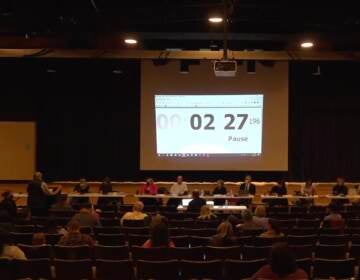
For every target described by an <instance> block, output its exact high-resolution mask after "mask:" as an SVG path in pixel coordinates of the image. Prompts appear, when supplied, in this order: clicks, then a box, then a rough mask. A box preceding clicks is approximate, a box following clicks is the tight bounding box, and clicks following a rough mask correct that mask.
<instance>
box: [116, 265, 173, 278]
mask: <svg viewBox="0 0 360 280" xmlns="http://www.w3.org/2000/svg"><path fill="white" fill-rule="evenodd" d="M136 265H137V276H138V277H137V278H138V279H139V280H140V279H144V280H145V279H157V280H176V279H180V276H179V262H178V261H177V260H167V261H144V260H139V261H137V262H136ZM119 279H120V278H119ZM121 279H126V278H121Z"/></svg>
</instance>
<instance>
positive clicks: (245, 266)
mask: <svg viewBox="0 0 360 280" xmlns="http://www.w3.org/2000/svg"><path fill="white" fill-rule="evenodd" d="M266 263H267V261H266V259H257V260H246V261H245V260H243V261H241V260H226V261H225V279H227V280H239V279H245V278H250V277H251V276H252V275H253V274H254V273H255V272H257V271H258V270H259V269H260V268H261V267H262V266H263V265H265V264H266Z"/></svg>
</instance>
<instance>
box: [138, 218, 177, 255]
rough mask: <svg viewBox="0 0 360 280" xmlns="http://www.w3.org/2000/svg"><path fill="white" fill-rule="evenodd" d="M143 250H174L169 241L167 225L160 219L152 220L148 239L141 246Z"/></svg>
mask: <svg viewBox="0 0 360 280" xmlns="http://www.w3.org/2000/svg"><path fill="white" fill-rule="evenodd" d="M142 247H143V248H154V247H157V248H159V247H160V248H162V247H163V248H174V247H175V244H174V243H173V242H172V241H171V240H170V239H169V229H168V226H167V224H166V223H165V222H164V221H163V220H162V219H161V218H158V219H154V220H153V222H152V223H151V225H150V239H148V240H147V241H146V242H145V243H144V244H143V246H142Z"/></svg>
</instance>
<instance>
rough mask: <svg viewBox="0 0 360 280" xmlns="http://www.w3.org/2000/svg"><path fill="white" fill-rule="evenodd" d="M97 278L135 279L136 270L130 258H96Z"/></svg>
mask: <svg viewBox="0 0 360 280" xmlns="http://www.w3.org/2000/svg"><path fill="white" fill-rule="evenodd" d="M95 265H96V279H97V280H119V279H124V280H125V279H126V280H132V279H134V278H135V277H134V270H133V267H132V263H131V261H129V260H96V262H95Z"/></svg>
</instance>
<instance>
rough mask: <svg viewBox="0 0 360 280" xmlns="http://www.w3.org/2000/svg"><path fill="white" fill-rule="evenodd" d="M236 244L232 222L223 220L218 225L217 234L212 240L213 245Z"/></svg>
mask: <svg viewBox="0 0 360 280" xmlns="http://www.w3.org/2000/svg"><path fill="white" fill-rule="evenodd" d="M234 244H235V238H234V230H233V226H232V224H231V223H230V222H228V221H226V222H222V223H221V224H220V225H219V226H218V227H217V234H215V235H214V236H213V237H212V238H211V241H210V245H211V246H215V247H226V246H233V245H234Z"/></svg>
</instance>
